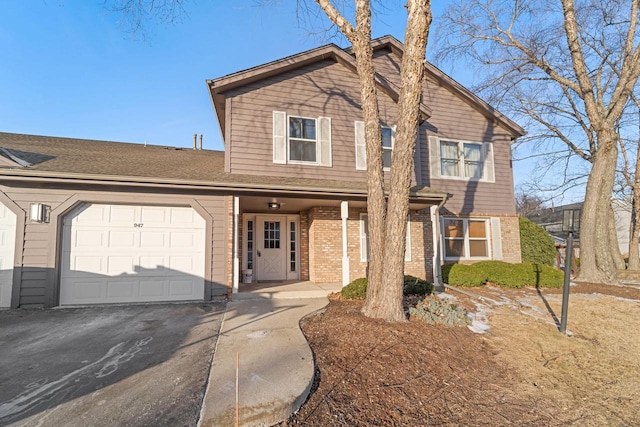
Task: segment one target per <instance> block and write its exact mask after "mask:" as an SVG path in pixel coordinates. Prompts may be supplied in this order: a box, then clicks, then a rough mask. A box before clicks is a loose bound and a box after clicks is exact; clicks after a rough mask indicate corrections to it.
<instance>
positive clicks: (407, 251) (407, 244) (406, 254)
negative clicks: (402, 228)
mask: <svg viewBox="0 0 640 427" xmlns="http://www.w3.org/2000/svg"><path fill="white" fill-rule="evenodd" d="M404 260H405V261H411V221H410V220H408V221H407V240H406V242H405V248H404Z"/></svg>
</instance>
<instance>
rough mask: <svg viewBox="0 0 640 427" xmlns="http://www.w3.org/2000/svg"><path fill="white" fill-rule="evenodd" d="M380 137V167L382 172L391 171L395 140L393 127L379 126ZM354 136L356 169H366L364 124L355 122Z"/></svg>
mask: <svg viewBox="0 0 640 427" xmlns="http://www.w3.org/2000/svg"><path fill="white" fill-rule="evenodd" d="M380 134H381V136H382V166H383V167H384V170H390V169H391V155H392V153H393V145H394V140H395V126H381V127H380ZM355 136H356V169H357V170H366V169H367V150H366V143H365V137H364V122H355Z"/></svg>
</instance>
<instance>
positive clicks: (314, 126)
mask: <svg viewBox="0 0 640 427" xmlns="http://www.w3.org/2000/svg"><path fill="white" fill-rule="evenodd" d="M273 163H281V164H287V163H297V164H308V165H317V166H329V167H331V166H332V150H331V118H329V117H303V116H299V115H289V114H287V113H286V112H284V111H274V112H273Z"/></svg>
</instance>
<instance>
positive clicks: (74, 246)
mask: <svg viewBox="0 0 640 427" xmlns="http://www.w3.org/2000/svg"><path fill="white" fill-rule="evenodd" d="M204 248H205V220H204V219H203V218H202V217H200V216H199V215H198V214H197V213H196V212H195V211H194V210H193V209H192V208H190V207H172V206H126V205H103V204H86V205H83V206H80V207H79V208H78V209H76V210H75V211H73V212H71V213H70V214H69V215H67V217H66V218H65V220H64V222H63V241H62V265H61V273H60V304H61V305H76V304H110V303H129V302H160V301H188V300H202V299H204Z"/></svg>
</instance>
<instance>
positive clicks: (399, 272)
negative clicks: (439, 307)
mask: <svg viewBox="0 0 640 427" xmlns="http://www.w3.org/2000/svg"><path fill="white" fill-rule="evenodd" d="M407 8H408V18H407V28H406V31H405V48H404V52H403V55H402V69H401V72H400V81H401V82H402V86H401V88H400V95H399V100H398V121H397V131H396V139H395V144H394V149H393V154H392V156H393V159H392V164H391V192H390V194H389V203H388V206H387V221H386V227H385V234H384V243H385V246H384V253H383V258H382V259H384V261H385V270H384V273H385V275H384V277H383V280H382V281H381V282H375V283H373V284H372V282H371V279H370V280H369V286H372V285H373V286H374V287H375V288H376V289H375V291H374V293H372V294H369V293H367V301H366V303H365V306H364V307H363V309H362V311H363V313H364V314H365V315H366V316H369V317H376V318H381V319H385V320H388V321H398V322H399V321H404V320H406V318H405V315H404V310H403V308H402V287H403V283H404V255H405V245H406V235H407V233H406V231H407V219H408V214H409V189H410V187H411V175H412V172H413V167H414V165H413V156H414V151H415V147H416V138H417V129H418V119H419V111H420V110H419V106H420V97H421V95H422V88H423V81H424V61H425V50H426V46H427V38H428V34H429V25H430V23H431V10H430V2H429V1H428V0H413V1H409V2H408V3H407Z"/></svg>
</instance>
